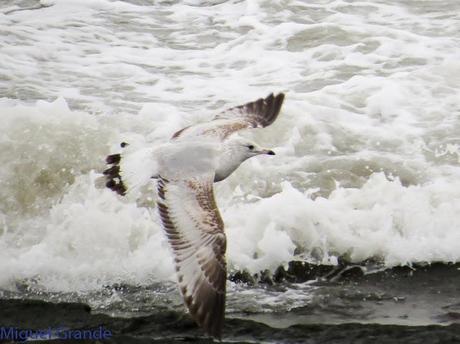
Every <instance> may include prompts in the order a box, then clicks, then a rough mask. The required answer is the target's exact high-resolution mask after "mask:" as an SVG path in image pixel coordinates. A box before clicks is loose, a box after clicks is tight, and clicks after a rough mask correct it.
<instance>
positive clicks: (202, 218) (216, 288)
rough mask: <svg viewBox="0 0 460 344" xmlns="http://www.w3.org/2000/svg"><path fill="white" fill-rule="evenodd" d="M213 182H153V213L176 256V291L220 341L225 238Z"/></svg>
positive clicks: (224, 275)
mask: <svg viewBox="0 0 460 344" xmlns="http://www.w3.org/2000/svg"><path fill="white" fill-rule="evenodd" d="M212 183H213V178H212V176H209V177H206V178H192V179H189V180H176V181H171V180H166V179H164V178H161V177H160V178H159V181H158V195H159V201H158V209H159V212H160V217H161V221H162V224H163V228H164V230H165V232H166V235H167V236H168V241H169V243H170V245H171V247H172V250H173V252H174V256H175V265H176V272H177V277H178V283H179V287H180V290H181V293H182V296H183V297H184V301H185V304H186V305H187V308H188V309H189V311H190V314H191V315H192V317H193V318H194V320H195V321H196V322H197V323H198V324H199V325H200V326H201V327H202V328H203V329H204V330H205V331H206V332H207V333H208V334H210V335H211V336H213V337H216V338H221V335H222V326H223V321H224V313H225V285H226V280H227V269H226V262H225V251H226V237H225V234H224V231H223V230H224V224H223V221H222V218H221V216H220V213H219V210H218V209H217V205H216V202H215V200H214V193H213V189H212Z"/></svg>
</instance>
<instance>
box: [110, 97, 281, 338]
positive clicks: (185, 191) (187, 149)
mask: <svg viewBox="0 0 460 344" xmlns="http://www.w3.org/2000/svg"><path fill="white" fill-rule="evenodd" d="M283 100H284V94H283V93H279V94H277V95H276V96H275V95H273V94H270V95H269V96H268V97H266V98H265V99H263V98H260V99H258V100H256V101H254V102H250V103H247V104H244V105H241V106H237V107H233V108H230V109H228V110H226V111H223V112H221V113H220V114H218V115H217V116H216V117H215V118H214V119H213V120H211V121H209V122H205V123H200V124H196V125H193V126H189V127H185V128H183V129H181V130H179V131H178V132H176V133H175V134H174V135H173V136H172V138H171V140H170V141H169V142H168V143H166V144H164V145H162V146H160V147H157V148H155V149H152V150H148V151H146V152H144V153H143V154H144V158H142V159H140V160H141V164H144V165H145V166H148V167H146V168H144V169H139V168H138V170H137V173H138V174H142V175H143V176H144V177H142V178H138V179H137V180H136V182H135V183H137V184H140V182H139V180H140V179H144V182H145V179H146V177H145V176H147V179H148V180H150V179H151V178H152V177H153V178H155V179H157V189H158V203H157V207H158V210H159V214H160V218H161V222H162V226H163V229H164V231H165V232H166V235H167V237H168V241H169V244H170V246H171V248H172V251H173V253H174V261H175V267H176V273H177V280H178V285H179V288H180V291H181V293H182V296H183V298H184V301H185V305H186V306H187V308H188V310H189V312H190V314H191V316H192V318H193V319H194V320H195V321H196V322H197V323H198V325H199V326H201V327H202V328H203V329H204V331H205V332H206V333H207V334H209V335H211V336H213V337H215V338H219V339H220V338H221V337H222V327H223V322H224V313H225V285H226V280H227V268H226V260H225V251H226V237H225V232H224V222H223V221H222V217H221V215H220V213H219V209H218V208H217V205H216V201H215V199H214V192H213V183H214V182H218V181H221V180H223V179H225V178H227V177H228V176H229V175H230V174H232V173H233V171H235V170H236V169H237V168H238V166H240V164H241V163H242V162H244V161H245V160H246V159H248V158H251V157H253V156H257V155H261V154H268V155H275V153H274V152H273V151H272V150H270V149H264V148H261V147H259V146H258V145H257V144H256V143H254V142H251V141H249V140H246V139H243V138H241V137H238V136H237V135H233V134H235V133H237V132H238V131H240V130H243V129H250V128H263V127H266V126H268V125H270V124H272V123H273V122H274V121H275V119H276V118H277V116H278V114H279V112H280V109H281V105H282V104H283ZM121 146H122V147H126V146H127V144H126V143H122V144H121ZM135 154H136V153H133V154H131V157H130V154H126V160H127V161H126V162H124V160H125V154H124V153H121V154H113V155H109V156H108V157H107V159H106V162H107V163H108V164H109V165H111V167H109V168H108V169H107V170H105V171H104V174H105V175H106V177H107V180H108V181H107V184H106V186H107V187H108V188H110V189H112V190H113V191H115V192H117V193H118V194H120V195H125V194H126V193H127V192H129V188H130V185H126V183H125V177H128V179H129V178H131V180H135V178H134V179H133V178H132V176H133V175H135V174H136V171H133V169H132V168H131V170H130V166H129V164H128V161H132V160H133V158H132V156H134V155H135ZM138 160H139V157H138ZM145 170H147V171H145Z"/></svg>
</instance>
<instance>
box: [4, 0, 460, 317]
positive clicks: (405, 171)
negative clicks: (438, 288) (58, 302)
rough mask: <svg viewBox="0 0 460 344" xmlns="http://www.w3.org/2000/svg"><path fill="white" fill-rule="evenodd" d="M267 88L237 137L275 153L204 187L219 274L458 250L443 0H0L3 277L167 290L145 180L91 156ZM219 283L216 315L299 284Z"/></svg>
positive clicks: (452, 55) (457, 56)
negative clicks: (122, 191)
mask: <svg viewBox="0 0 460 344" xmlns="http://www.w3.org/2000/svg"><path fill="white" fill-rule="evenodd" d="M270 92H285V93H286V101H285V105H284V107H283V109H282V112H281V115H280V117H279V119H278V120H277V121H276V122H275V123H274V125H272V126H271V127H269V128H266V129H264V130H260V131H254V132H248V133H246V134H245V135H246V136H248V137H251V138H252V139H254V140H255V141H257V142H259V143H260V144H261V145H263V146H267V147H273V149H274V150H275V152H276V154H277V155H276V156H275V157H272V158H267V157H260V158H254V159H252V160H250V161H247V162H245V163H244V164H243V165H242V166H241V167H240V169H239V170H238V171H237V172H236V173H235V174H234V175H232V176H231V177H230V178H229V179H228V180H226V181H224V182H221V183H219V184H217V185H216V190H215V191H216V198H217V202H218V204H219V207H220V209H221V212H222V215H223V218H224V221H225V224H226V232H227V236H228V261H229V270H230V272H232V271H236V270H247V271H249V272H250V273H257V272H259V271H261V270H265V269H269V270H271V271H274V269H276V268H277V267H278V266H280V265H283V264H286V263H287V262H289V261H292V260H296V259H302V260H306V261H309V262H313V263H321V264H337V260H338V258H339V257H344V258H346V259H347V260H348V261H351V262H362V261H364V260H366V259H373V260H376V261H379V262H381V263H382V264H383V265H385V266H388V267H389V266H395V265H401V264H402V265H404V264H411V263H415V262H445V263H446V262H458V261H460V216H459V214H460V2H459V1H457V0H443V1H434V0H433V1H429V0H424V1H409V0H406V1H403V0H401V1H390V0H381V1H345V0H317V1H300V0H276V1H268V0H247V1H240V0H232V1H198V0H188V1H148V0H130V1H111V0H42V1H40V2H39V1H36V0H3V1H2V2H1V3H0V183H1V187H0V289H3V290H9V291H15V290H17V289H18V288H19V287H18V286H19V285H26V286H27V288H29V289H28V290H30V288H32V289H33V290H35V291H37V290H41V291H46V292H50V293H54V294H52V295H60V294H62V295H64V294H66V293H70V294H72V295H73V294H75V293H77V294H79V293H80V294H81V293H88V292H93V293H96V294H97V295H98V297H97V300H99V301H98V302H99V303H102V304H103V305H102V306H101V305H100V304H99V306H100V307H105V306H108V305H109V306H110V305H111V304H115V303H117V302H120V299H119V298H116V297H115V296H114V294H113V293H109V294H110V295H109V296H107V297H105V298H104V297H103V296H104V295H106V294H105V293H104V292H103V290H105V289H104V288H105V287H106V286H110V285H115V284H123V285H130V286H137V287H138V288H144V287H146V286H151V285H157V286H158V287H156V288H154V290H156V292H152V293H151V294H149V297H150V299H149V302H150V306H152V304H154V303H155V300H160V301H158V302H159V303H161V302H163V301H164V299H168V297H169V298H171V297H170V296H168V295H169V294H171V293H170V291H171V290H175V289H174V286H173V284H172V283H171V282H172V281H174V274H173V268H172V261H171V258H170V252H169V250H168V246H167V243H166V241H165V238H164V236H163V233H162V230H161V228H160V223H159V219H158V217H157V214H156V212H155V209H154V199H155V197H154V195H153V193H152V192H153V190H154V186H153V185H152V186H151V187H150V188H148V189H146V190H144V193H143V195H142V196H141V199H139V200H136V199H133V198H127V199H124V198H120V197H118V196H117V195H116V194H114V193H112V192H111V191H110V190H108V189H104V188H100V187H98V186H97V179H98V177H99V176H100V172H101V171H102V169H103V168H104V158H105V156H106V155H107V154H109V153H111V152H113V151H114V150H116V149H118V144H119V143H120V142H121V141H127V142H137V143H138V144H140V145H155V144H156V143H159V142H164V141H165V140H167V139H168V138H169V137H170V136H171V134H172V133H173V132H175V131H176V130H178V129H180V128H182V127H183V126H186V125H189V124H192V123H197V122H200V121H205V120H207V119H210V118H212V117H213V116H214V115H215V114H216V111H219V110H221V109H225V108H226V107H231V106H235V105H239V104H242V103H245V102H247V101H252V100H255V99H257V98H259V97H265V96H266V95H267V94H268V93H270ZM171 286H172V287H171ZM164 288H166V291H165V289H164ZM168 288H169V289H168ZM241 288H243V290H240V289H241ZM305 288H307V287H305ZM19 289H20V288H19ZM231 289H232V290H233V291H234V293H233V294H232V291H231V292H230V295H229V305H228V307H229V311H230V312H231V311H232V309H233V310H235V309H238V307H239V306H238V301H237V300H238V299H240V298H244V295H245V293H252V294H251V295H257V296H256V297H253V296H252V297H248V298H247V299H245V300H246V301H245V302H249V301H248V300H250V301H251V302H252V303H253V311H254V312H257V311H258V309H259V308H261V309H262V308H264V307H267V305H272V306H273V307H275V308H276V307H277V305H279V304H282V305H283V307H285V308H289V307H295V305H296V304H304V303H308V300H309V295H310V294H309V293H308V292H305V290H303V291H302V292H300V291H296V289H293V288H287V289H286V290H284V291H283V292H279V293H276V292H273V293H271V292H269V291H266V290H263V289H260V290H258V289H256V290H245V289H244V287H241V286H232V287H231ZM307 289H308V288H307ZM101 290H102V291H101ZM168 290H169V292H167V291H168ZM308 290H309V289H308ZM56 293H57V294H56ZM173 294H174V293H173ZM101 300H102V301H101ZM161 300H163V301H161ZM125 301H126V300H125ZM138 301H139V300H138ZM94 302H95V301H94ZM165 302H166V301H164V302H163V303H165ZM168 302H172V303H173V304H177V305H180V299H179V297H178V295H176V297H175V298H173V300H172V301H171V300H169V301H168V300H167V302H166V303H168ZM127 303H128V305H129V302H127ZM126 307H127V308H129V307H128V306H126ZM126 307H125V308H126ZM258 307H259V308H258ZM122 308H123V307H122Z"/></svg>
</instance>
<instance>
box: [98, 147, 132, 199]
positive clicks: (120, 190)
mask: <svg viewBox="0 0 460 344" xmlns="http://www.w3.org/2000/svg"><path fill="white" fill-rule="evenodd" d="M120 161H121V154H112V155H109V156H107V158H106V159H105V162H106V163H107V164H108V165H113V166H111V167H109V168H108V169H106V170H105V171H104V172H103V174H104V175H105V176H106V178H107V183H106V184H105V186H107V187H108V188H109V189H111V190H112V191H115V192H116V193H117V194H119V195H122V196H124V195H126V190H127V189H126V185H125V184H124V182H123V179H122V178H121V175H120Z"/></svg>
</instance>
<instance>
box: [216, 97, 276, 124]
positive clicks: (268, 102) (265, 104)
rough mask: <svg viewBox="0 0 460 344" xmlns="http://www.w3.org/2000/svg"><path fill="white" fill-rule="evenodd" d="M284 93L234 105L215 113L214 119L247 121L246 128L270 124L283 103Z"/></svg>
mask: <svg viewBox="0 0 460 344" xmlns="http://www.w3.org/2000/svg"><path fill="white" fill-rule="evenodd" d="M283 100H284V93H279V94H277V95H276V96H274V95H273V93H270V95H269V96H268V97H267V98H265V99H264V98H260V99H257V100H256V101H254V102H250V103H246V104H244V105H240V106H236V107H233V108H230V109H228V110H225V111H224V112H222V113H220V114H219V115H217V116H216V117H215V118H214V120H218V119H231V120H238V121H241V122H245V123H247V128H265V127H267V126H269V125H270V124H272V123H273V122H274V121H275V119H276V117H278V114H279V112H280V110H281V105H283Z"/></svg>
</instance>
